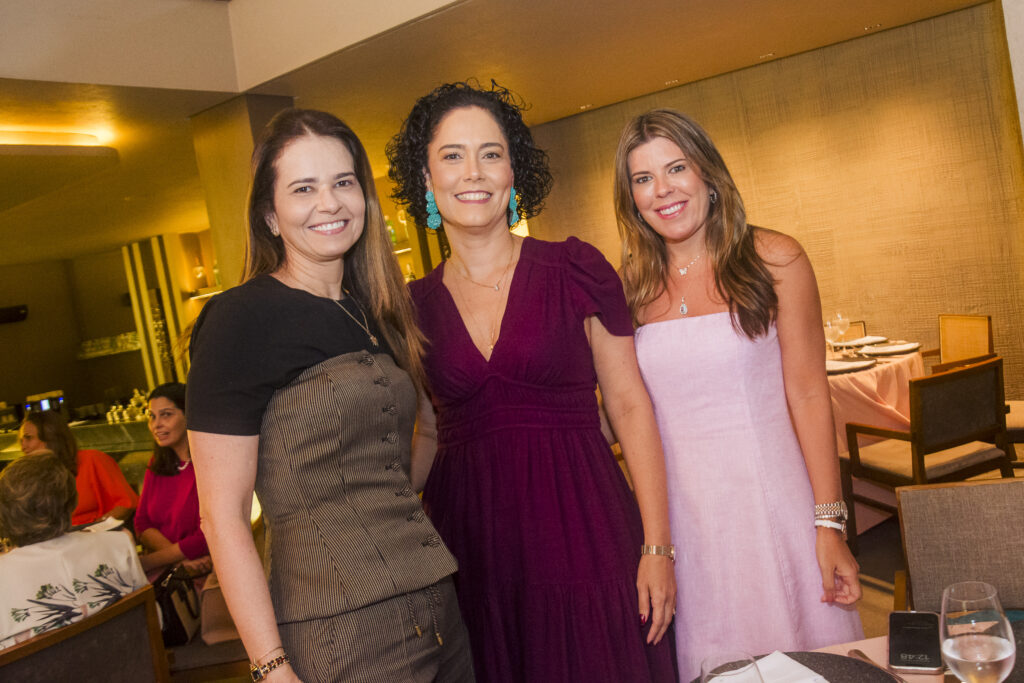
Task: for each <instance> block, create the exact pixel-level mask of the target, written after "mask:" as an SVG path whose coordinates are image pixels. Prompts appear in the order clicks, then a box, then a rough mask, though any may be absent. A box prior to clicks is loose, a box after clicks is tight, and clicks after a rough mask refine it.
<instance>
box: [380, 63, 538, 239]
mask: <svg viewBox="0 0 1024 683" xmlns="http://www.w3.org/2000/svg"><path fill="white" fill-rule="evenodd" d="M464 107H480V108H481V109H483V110H484V111H486V112H488V113H490V115H491V116H493V117H494V120H495V121H496V122H497V123H498V126H500V127H501V132H502V133H504V134H505V139H506V140H507V141H508V147H509V156H510V157H511V159H512V175H513V178H514V179H515V181H514V183H515V191H516V193H517V194H518V198H517V202H518V205H519V214H520V216H522V217H523V218H533V217H534V216H536V215H537V214H539V213H540V211H541V209H542V208H544V199H545V198H547V196H548V193H549V192H550V191H551V182H552V181H551V172H550V171H549V170H548V155H547V153H545V152H544V150H542V149H539V148H538V147H537V146H536V145H534V142H533V135H531V134H530V129H529V128H528V127H527V126H526V123H524V122H523V116H522V112H523V110H524V109H525V105H524V104H523V102H522V100H521V99H520V98H519V97H517V96H516V95H515V94H513V93H512V91H510V90H509V89H508V88H503V87H502V86H500V85H498V84H497V83H495V82H494V81H493V80H492V81H491V87H490V88H489V89H485V88H483V87H482V86H480V84H479V83H476V82H465V81H463V82H459V83H445V84H444V85H442V86H439V87H437V88H435V89H434V90H433V91H432V92H431V93H430V94H428V95H424V96H423V97H421V98H420V99H418V100H417V101H416V104H415V105H414V106H413V108H412V111H411V112H410V113H409V116H408V117H407V118H406V119H405V122H404V123H403V124H402V129H401V130H399V131H398V133H397V134H396V135H395V137H393V138H392V139H391V141H390V142H389V143H388V145H387V149H386V150H385V151H386V153H387V157H388V163H389V164H390V166H391V167H390V168H389V169H388V177H389V178H391V180H392V181H393V182H394V183H395V190H394V192H392V193H391V198H392V199H394V200H395V203H396V204H398V205H400V206H403V205H407V206H408V207H409V213H410V214H411V215H412V217H413V220H415V221H416V223H417V225H421V226H424V227H426V225H427V202H426V193H427V186H426V181H425V179H424V176H423V171H424V169H426V167H427V146H428V145H429V144H430V142H431V140H433V139H434V134H435V133H436V132H437V127H438V125H440V123H441V120H442V119H443V118H444V117H445V115H446V114H448V112H450V111H452V110H453V109H461V108H464Z"/></svg>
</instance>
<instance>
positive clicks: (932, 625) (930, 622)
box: [889, 612, 942, 672]
mask: <svg viewBox="0 0 1024 683" xmlns="http://www.w3.org/2000/svg"><path fill="white" fill-rule="evenodd" d="M940 648H941V643H939V615H938V614H936V613H935V612H892V613H891V614H890V615H889V666H890V667H892V668H893V669H896V670H898V671H910V672H926V671H929V672H938V671H941V670H942V653H941V649H940Z"/></svg>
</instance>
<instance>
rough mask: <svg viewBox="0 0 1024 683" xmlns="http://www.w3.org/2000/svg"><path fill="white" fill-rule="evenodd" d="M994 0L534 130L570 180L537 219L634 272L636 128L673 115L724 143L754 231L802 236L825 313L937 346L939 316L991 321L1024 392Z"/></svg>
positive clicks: (1011, 153) (1010, 149) (1014, 180)
mask: <svg viewBox="0 0 1024 683" xmlns="http://www.w3.org/2000/svg"><path fill="white" fill-rule="evenodd" d="M1009 68H1010V67H1009V57H1008V55H1007V51H1006V42H1005V36H1004V35H1003V33H1002V26H1001V18H1000V15H999V9H998V7H997V6H995V5H994V4H992V3H989V4H985V5H979V6H976V7H973V8H970V9H967V10H963V11H960V12H955V13H952V14H947V15H944V16H941V17H938V18H936V19H931V20H928V21H923V22H919V23H916V24H912V25H910V26H906V27H901V28H896V29H892V30H889V31H884V32H881V33H878V34H874V35H869V36H865V37H864V38H860V39H857V40H853V41H848V42H845V43H841V44H839V45H834V46H830V47H826V48H822V49H820V50H815V51H813V52H808V53H805V54H802V55H797V56H794V57H790V58H787V59H782V60H779V61H777V62H772V63H769V64H764V65H759V66H757V67H752V68H749V69H744V70H742V71H737V72H733V73H730V74H725V75H722V76H718V77H715V78H710V79H707V80H704V81H700V82H697V83H692V84H688V85H685V86H680V87H678V88H673V89H671V90H666V91H663V92H660V93H655V94H653V95H648V96H645V97H642V98H638V99H635V100H630V101H628V102H624V103H620V104H617V105H613V106H609V107H605V108H602V109H598V110H595V111H592V112H587V113H585V114H580V115H578V116H573V117H570V118H567V119H562V120H560V121H555V122H552V123H548V124H545V125H542V126H538V127H537V128H535V129H534V133H535V136H536V138H537V140H538V142H539V144H540V145H541V146H542V147H543V148H545V149H546V150H547V151H548V152H549V154H550V155H551V161H552V172H553V173H554V175H555V188H554V190H553V192H552V194H551V197H550V199H549V201H548V204H547V209H546V210H545V211H544V213H542V214H541V215H540V216H539V217H538V218H535V219H532V220H531V221H530V231H531V233H532V234H534V235H536V236H537V237H540V238H543V239H564V238H565V237H566V236H568V235H576V236H578V237H580V238H581V239H584V240H587V241H589V242H592V243H594V244H595V245H597V246H598V247H599V248H600V249H601V250H602V251H603V252H604V253H605V254H606V255H607V256H608V258H609V259H610V260H611V261H612V262H613V263H614V264H618V263H619V260H620V257H619V239H618V234H617V231H616V227H615V217H614V213H613V209H612V172H613V169H612V164H613V160H614V155H615V146H616V143H617V141H618V136H619V132H620V130H621V129H622V126H623V125H624V124H625V123H626V122H627V121H628V120H629V119H630V118H631V117H632V116H634V115H636V114H638V113H641V112H643V111H646V110H648V109H651V108H654V107H672V108H676V109H679V110H681V111H684V112H686V113H688V114H690V115H691V116H693V117H694V118H695V119H697V120H698V121H699V122H700V123H701V124H702V125H703V126H704V127H705V128H706V129H707V130H708V132H709V133H710V134H711V136H712V138H713V139H714V140H715V142H716V144H717V146H718V147H719V149H720V150H721V152H722V155H723V156H724V157H725V160H726V163H727V164H728V165H729V169H730V171H731V172H732V174H733V176H734V178H735V179H736V182H737V185H738V186H739V189H740V192H741V193H742V195H743V198H744V200H745V202H746V206H747V214H748V218H749V220H750V222H751V223H754V224H757V225H763V226H766V227H771V228H774V229H776V230H780V231H782V232H785V233H788V234H791V235H793V236H794V237H796V238H797V239H799V240H800V242H801V243H802V244H803V245H804V247H805V248H806V250H807V252H808V253H809V254H810V257H811V260H812V262H813V263H814V267H815V270H816V272H817V275H818V284H819V287H820V289H821V295H822V302H823V309H824V311H825V315H826V316H829V315H830V314H831V313H832V312H834V311H835V310H837V309H841V310H842V311H843V312H844V313H845V314H847V315H848V316H849V317H851V318H852V319H854V320H857V319H864V320H866V321H867V326H868V331H869V332H870V333H877V334H884V335H887V336H890V337H892V338H903V339H911V340H916V341H921V342H923V343H924V344H925V346H926V347H936V346H937V345H938V326H937V321H936V316H937V315H938V314H940V313H970V314H990V315H992V318H993V329H994V334H995V347H996V351H997V352H998V353H1000V354H1001V355H1003V356H1004V357H1005V359H1006V380H1007V394H1008V395H1009V396H1011V397H1020V398H1024V344H1022V340H1024V267H1022V266H1024V262H1022V257H1024V235H1022V233H1024V231H1022V209H1024V192H1022V190H1024V158H1022V153H1021V152H1022V148H1021V140H1020V132H1019V128H1018V123H1017V112H1016V103H1015V101H1014V98H1013V88H1012V80H1011V77H1010V71H1009Z"/></svg>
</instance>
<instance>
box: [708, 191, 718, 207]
mask: <svg viewBox="0 0 1024 683" xmlns="http://www.w3.org/2000/svg"><path fill="white" fill-rule="evenodd" d="M708 199H710V200H711V203H712V204H714V203H715V202H717V201H718V190H716V189H715V188H713V187H712V188H711V192H709V193H708Z"/></svg>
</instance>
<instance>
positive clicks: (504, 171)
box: [427, 107, 513, 230]
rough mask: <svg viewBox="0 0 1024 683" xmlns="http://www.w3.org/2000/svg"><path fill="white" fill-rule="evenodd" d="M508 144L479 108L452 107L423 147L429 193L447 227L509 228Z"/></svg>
mask: <svg viewBox="0 0 1024 683" xmlns="http://www.w3.org/2000/svg"><path fill="white" fill-rule="evenodd" d="M512 179H513V176H512V160H511V158H510V156H509V150H508V141H507V140H506V139H505V135H504V134H503V133H502V132H501V127H500V126H499V125H498V122H497V121H495V120H494V117H493V116H491V114H490V113H488V112H487V111H485V110H484V109H481V108H480V107H462V108H459V109H453V110H452V111H450V112H449V113H448V114H446V115H445V117H444V118H443V119H441V122H440V123H439V124H438V126H437V130H436V131H435V132H434V138H433V139H432V140H431V141H430V144H429V145H428V146H427V189H428V190H431V191H432V192H433V193H434V198H435V201H436V202H437V210H438V212H439V213H440V214H441V218H442V219H443V220H444V225H445V229H446V230H447V229H449V228H453V229H455V230H466V229H485V230H494V229H500V230H507V229H508V214H507V211H508V202H509V196H510V195H511V193H512Z"/></svg>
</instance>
